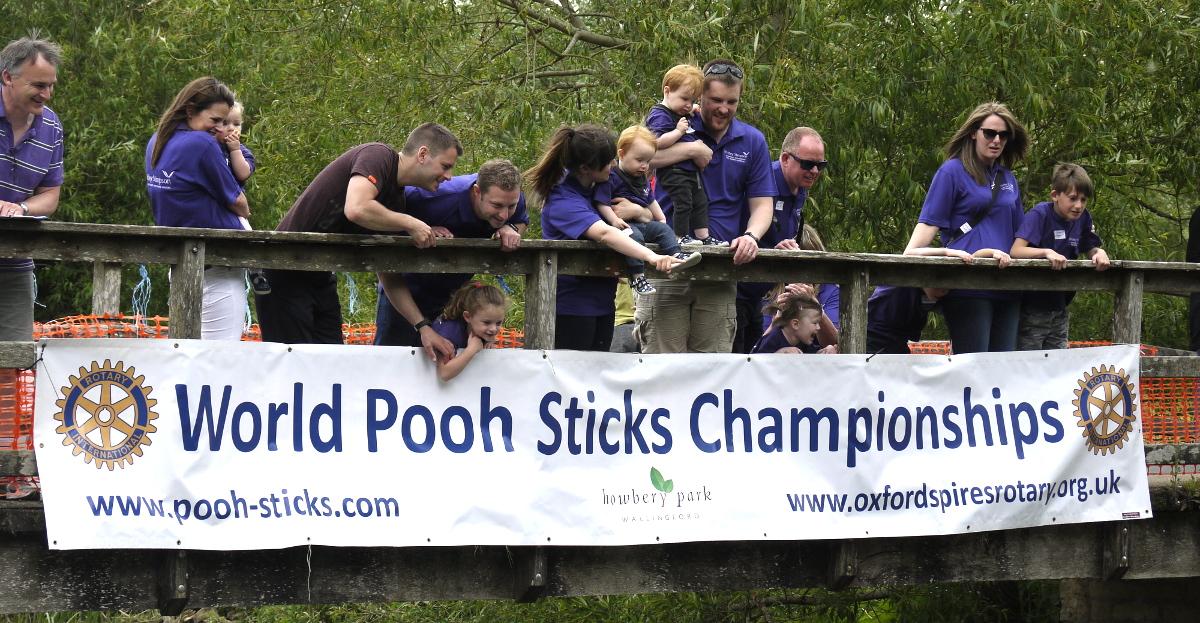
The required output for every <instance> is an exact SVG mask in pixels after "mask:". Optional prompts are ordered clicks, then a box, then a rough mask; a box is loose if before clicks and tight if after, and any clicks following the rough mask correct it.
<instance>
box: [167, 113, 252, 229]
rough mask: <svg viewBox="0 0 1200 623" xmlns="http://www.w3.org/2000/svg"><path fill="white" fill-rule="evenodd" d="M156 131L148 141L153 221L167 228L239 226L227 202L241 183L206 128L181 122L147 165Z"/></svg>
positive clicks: (239, 222) (239, 227) (233, 197)
mask: <svg viewBox="0 0 1200 623" xmlns="http://www.w3.org/2000/svg"><path fill="white" fill-rule="evenodd" d="M157 140H158V134H155V135H154V136H151V137H150V141H149V142H148V143H146V161H145V164H146V190H147V191H148V192H149V193H150V207H151V208H153V209H154V224H155V225H161V226H165V227H207V228H210V229H242V223H241V221H239V220H238V217H237V215H236V214H234V213H233V212H231V211H230V210H229V206H231V205H233V202H234V201H236V200H237V198H238V195H240V194H242V187H241V185H240V184H238V181H237V179H236V178H234V177H233V171H231V170H230V169H229V161H228V160H227V158H226V153H227V152H225V150H224V149H223V148H222V147H221V146H220V144H218V143H217V141H216V139H215V138H213V136H212V135H211V134H209V133H208V132H201V131H198V130H191V129H188V127H187V126H186V125H183V124H180V127H179V128H177V129H176V130H175V133H174V134H173V135H171V138H170V140H169V141H167V145H166V147H164V148H163V150H162V153H161V154H159V157H158V163H157V164H151V163H150V158H151V156H152V155H153V153H154V144H155V142H156V141H157Z"/></svg>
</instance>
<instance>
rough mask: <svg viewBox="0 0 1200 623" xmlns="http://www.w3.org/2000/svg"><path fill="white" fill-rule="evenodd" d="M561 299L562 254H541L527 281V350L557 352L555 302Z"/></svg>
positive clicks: (548, 252)
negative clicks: (559, 294)
mask: <svg viewBox="0 0 1200 623" xmlns="http://www.w3.org/2000/svg"><path fill="white" fill-rule="evenodd" d="M557 296H558V253H556V252H554V251H543V252H541V253H538V254H537V261H535V262H534V267H533V272H531V273H529V275H527V276H526V278H525V348H531V349H535V350H550V349H552V348H554V310H555V306H554V301H555V298H557Z"/></svg>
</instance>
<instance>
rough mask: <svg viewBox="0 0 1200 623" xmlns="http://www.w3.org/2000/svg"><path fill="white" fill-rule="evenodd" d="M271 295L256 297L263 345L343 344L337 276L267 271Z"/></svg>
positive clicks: (320, 273)
mask: <svg viewBox="0 0 1200 623" xmlns="http://www.w3.org/2000/svg"><path fill="white" fill-rule="evenodd" d="M263 272H265V273H266V276H267V279H268V280H270V282H271V293H270V294H255V295H254V304H255V308H256V309H257V310H258V324H259V327H261V329H262V339H263V341H264V342H282V343H284V344H341V343H342V305H341V303H340V302H338V291H337V275H335V274H333V273H327V272H304V271H295V270H266V271H263Z"/></svg>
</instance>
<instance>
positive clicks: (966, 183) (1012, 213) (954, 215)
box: [917, 158, 1025, 299]
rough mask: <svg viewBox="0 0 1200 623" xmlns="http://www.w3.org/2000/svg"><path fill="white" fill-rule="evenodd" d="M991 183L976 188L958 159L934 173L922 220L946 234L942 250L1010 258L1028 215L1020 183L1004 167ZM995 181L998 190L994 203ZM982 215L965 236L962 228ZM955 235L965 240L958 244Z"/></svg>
mask: <svg viewBox="0 0 1200 623" xmlns="http://www.w3.org/2000/svg"><path fill="white" fill-rule="evenodd" d="M986 177H987V179H988V180H989V182H988V183H987V184H983V185H980V184H979V183H977V182H976V181H975V179H974V178H972V177H971V175H970V174H969V173H967V170H966V168H964V167H963V164H962V161H961V160H959V159H958V158H951V159H950V160H947V161H945V162H943V163H942V166H940V167H938V170H937V173H934V175H933V181H932V182H931V183H930V184H929V192H927V193H926V194H925V204H924V205H923V206H921V216H920V217H918V219H917V220H918V221H919V222H921V223H925V224H926V225H933V226H934V227H937V228H938V229H940V230H941V235H942V246H944V247H946V248H949V249H959V250H961V251H966V252H967V253H974V252H976V251H978V250H980V249H999V250H1000V251H1004V252H1005V253H1007V252H1008V250H1009V249H1011V248H1012V244H1013V239H1014V238H1015V237H1016V233H1017V228H1018V227H1020V225H1021V218H1022V217H1024V215H1025V212H1024V210H1023V209H1022V208H1021V191H1020V188H1019V187H1018V186H1017V178H1016V177H1015V176H1014V175H1013V174H1012V171H1009V170H1008V169H1006V168H1004V167H1003V166H1000V165H999V164H997V165H996V166H994V167H992V169H991V170H990V171H989V172H988V173H987V175H986ZM992 179H995V182H994V183H995V184H996V187H997V192H996V198H995V201H994V202H993V200H992V187H991V184H992V182H991V181H990V180H992ZM978 214H985V216H984V217H983V218H982V219H981V220H979V222H978V223H977V224H976V225H975V226H974V227H972V228H971V230H970V231H969V232H967V233H966V234H961V230H960V227H961V226H962V225H963V224H964V223H968V222H969V221H971V220H973V219H974V218H975V217H976V216H977V215H978ZM956 234H961V235H958V237H957V238H954V235H956ZM947 296H950V297H975V298H981V297H982V298H1004V299H1010V298H1014V296H1015V295H1013V294H1012V293H1009V292H999V291H991V290H954V291H952V292H950V294H948V295H947Z"/></svg>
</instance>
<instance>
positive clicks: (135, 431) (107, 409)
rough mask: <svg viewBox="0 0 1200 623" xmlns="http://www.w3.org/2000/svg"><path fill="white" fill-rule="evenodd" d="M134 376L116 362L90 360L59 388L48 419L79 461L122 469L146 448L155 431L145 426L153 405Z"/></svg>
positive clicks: (148, 424)
mask: <svg viewBox="0 0 1200 623" xmlns="http://www.w3.org/2000/svg"><path fill="white" fill-rule="evenodd" d="M136 374H137V373H136V372H135V371H134V369H133V367H129V368H128V369H127V368H125V366H124V363H123V362H121V361H118V362H117V363H116V365H113V364H112V363H111V360H108V359H105V360H104V364H103V365H99V364H97V363H96V362H95V361H93V362H92V363H91V366H90V368H82V367H81V368H79V375H78V376H74V375H72V376H71V377H70V378H69V380H68V384H67V385H66V386H64V387H63V388H62V390H61V392H62V395H63V398H61V399H59V400H57V401H55V403H54V405H55V406H56V407H58V409H59V412H58V413H56V414H55V415H54V419H56V420H58V421H59V422H61V424H60V425H59V426H58V428H56V429H54V431H55V432H57V433H59V434H61V435H63V440H62V443H63V445H64V446H67V447H69V448H71V452H72V453H73V454H74V455H75V456H80V455H82V456H83V461H84V463H92V464H94V465H95V466H96V469H100V467H102V466H104V467H108V469H109V471H112V470H113V468H114V467H115V466H120V467H121V469H124V468H125V465H126V464H129V465H132V464H133V457H135V456H142V446H148V445H150V443H151V441H150V435H151V434H152V433H154V432H156V431H157V430H158V429H157V428H155V426H154V424H152V423H151V422H152V421H154V420H155V419H157V418H158V414H157V413H155V412H154V411H152V409H153V408H154V407H155V406H156V405H157V404H158V401H157V400H155V399H153V398H151V397H150V394H151V392H153V388H151V387H150V386H148V385H145V381H146V377H144V376H136Z"/></svg>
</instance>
